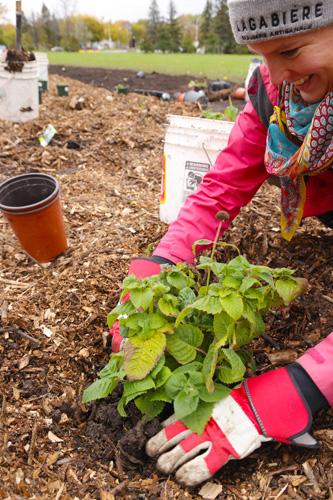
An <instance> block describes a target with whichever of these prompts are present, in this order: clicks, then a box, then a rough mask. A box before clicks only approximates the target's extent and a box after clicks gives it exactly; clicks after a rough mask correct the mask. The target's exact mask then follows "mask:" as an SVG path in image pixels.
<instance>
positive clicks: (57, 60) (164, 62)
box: [48, 52, 253, 81]
mask: <svg viewBox="0 0 333 500" xmlns="http://www.w3.org/2000/svg"><path fill="white" fill-rule="evenodd" d="M48 56H49V62H50V64H62V65H67V66H86V67H91V68H92V67H101V68H113V69H132V70H136V71H139V70H142V71H146V72H151V71H156V72H158V73H167V74H172V75H186V74H188V75H193V76H197V77H200V76H202V77H203V76H206V77H207V78H210V79H215V78H216V79H218V78H228V79H229V80H232V81H238V80H240V81H241V80H244V78H245V76H246V74H247V70H248V66H249V63H250V61H251V59H252V57H253V56H252V55H229V54H228V55H218V54H205V55H197V54H141V53H134V52H128V53H123V54H119V53H108V54H106V53H98V52H97V53H94V52H93V53H92V52H90V53H81V52H79V53H78V52H49V54H48Z"/></svg>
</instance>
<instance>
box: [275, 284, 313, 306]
mask: <svg viewBox="0 0 333 500" xmlns="http://www.w3.org/2000/svg"><path fill="white" fill-rule="evenodd" d="M275 286H276V290H277V293H278V294H279V295H280V297H281V298H282V300H283V301H284V303H285V304H289V303H290V302H292V301H293V300H294V299H295V298H296V297H298V296H299V295H300V294H301V293H303V292H304V291H305V290H306V287H307V280H305V279H302V278H292V279H285V280H282V279H279V280H277V281H276V283H275Z"/></svg>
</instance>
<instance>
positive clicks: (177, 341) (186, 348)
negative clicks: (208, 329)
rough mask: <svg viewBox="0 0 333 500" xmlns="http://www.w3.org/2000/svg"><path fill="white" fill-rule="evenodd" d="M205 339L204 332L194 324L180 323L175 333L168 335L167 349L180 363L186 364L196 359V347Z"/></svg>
mask: <svg viewBox="0 0 333 500" xmlns="http://www.w3.org/2000/svg"><path fill="white" fill-rule="evenodd" d="M202 341H203V334H202V332H201V330H200V329H199V328H197V327H196V326H193V325H188V324H186V325H180V326H178V327H177V328H176V331H175V334H174V335H171V336H168V337H167V344H166V345H167V350H168V351H169V353H170V354H171V355H172V356H173V357H174V358H175V359H176V360H177V361H178V363H180V364H181V365H185V364H187V363H191V361H194V360H195V358H196V355H197V351H196V349H195V348H196V347H199V346H200V345H201V344H202Z"/></svg>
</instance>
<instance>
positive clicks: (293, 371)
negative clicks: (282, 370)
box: [288, 362, 329, 415]
mask: <svg viewBox="0 0 333 500" xmlns="http://www.w3.org/2000/svg"><path fill="white" fill-rule="evenodd" d="M288 372H289V375H290V376H291V378H292V379H293V380H294V382H296V384H297V385H298V388H299V390H300V392H301V393H302V395H303V398H304V400H305V401H306V402H307V404H308V405H309V407H310V410H311V413H312V415H314V414H315V413H317V412H318V411H319V410H322V409H324V408H328V406H329V405H328V401H327V399H326V398H325V397H324V396H323V394H322V393H321V392H320V390H319V388H318V387H317V386H316V384H315V383H314V381H313V380H312V378H311V377H310V376H309V374H308V373H307V372H306V371H305V370H304V368H303V367H302V366H301V365H300V364H298V363H297V362H296V363H293V364H292V365H290V366H288Z"/></svg>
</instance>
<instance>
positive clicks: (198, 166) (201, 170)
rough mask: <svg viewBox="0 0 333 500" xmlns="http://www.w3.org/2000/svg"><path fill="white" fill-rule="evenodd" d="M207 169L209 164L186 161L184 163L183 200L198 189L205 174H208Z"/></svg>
mask: <svg viewBox="0 0 333 500" xmlns="http://www.w3.org/2000/svg"><path fill="white" fill-rule="evenodd" d="M209 169H210V165H209V163H199V162H196V161H187V162H186V163H185V175H184V195H183V200H185V199H186V198H187V197H188V196H189V195H190V194H192V193H194V192H195V191H196V190H197V189H198V186H199V184H201V182H202V179H203V177H204V175H205V173H206V172H208V170H209Z"/></svg>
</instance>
